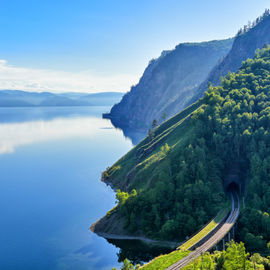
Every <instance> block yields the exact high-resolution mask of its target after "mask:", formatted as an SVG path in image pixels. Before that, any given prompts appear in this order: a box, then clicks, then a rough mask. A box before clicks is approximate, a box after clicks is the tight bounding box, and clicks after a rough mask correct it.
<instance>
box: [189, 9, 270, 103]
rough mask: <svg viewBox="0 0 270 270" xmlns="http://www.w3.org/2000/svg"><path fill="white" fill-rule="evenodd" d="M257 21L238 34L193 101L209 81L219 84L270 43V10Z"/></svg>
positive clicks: (194, 99) (199, 88) (203, 90)
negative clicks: (221, 78)
mask: <svg viewBox="0 0 270 270" xmlns="http://www.w3.org/2000/svg"><path fill="white" fill-rule="evenodd" d="M257 21H258V23H257V24H256V25H255V26H254V27H252V28H250V29H249V30H246V32H245V33H242V34H241V33H240V35H238V36H236V38H235V40H234V43H233V45H232V48H231V50H230V51H229V53H228V54H227V56H226V57H225V58H224V59H223V61H221V62H220V63H219V64H218V65H216V66H215V67H214V68H213V70H212V71H211V72H210V74H209V76H208V77H207V79H206V80H205V81H204V82H203V83H202V84H201V85H200V86H199V87H198V89H197V90H196V91H195V92H196V93H197V95H195V96H194V98H193V99H192V100H191V103H192V102H194V101H196V100H197V99H198V98H199V97H201V96H202V95H203V93H204V92H205V90H206V89H207V86H208V82H211V83H212V84H214V85H217V84H219V83H220V77H221V76H225V75H226V74H227V73H228V72H235V71H237V70H238V69H239V68H240V66H241V64H242V62H243V61H244V60H246V59H247V58H253V57H254V55H255V51H256V50H257V49H261V48H262V47H263V46H264V45H265V44H270V16H269V12H268V11H266V13H265V14H264V15H263V16H262V17H261V18H260V19H259V18H258V19H257Z"/></svg>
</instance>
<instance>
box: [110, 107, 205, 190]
mask: <svg viewBox="0 0 270 270" xmlns="http://www.w3.org/2000/svg"><path fill="white" fill-rule="evenodd" d="M200 105H201V104H200V102H196V103H194V104H192V105H190V106H189V107H187V108H186V109H185V110H183V111H182V112H181V113H179V114H177V115H175V116H173V117H172V118H170V119H168V120H167V121H166V122H164V123H163V124H161V125H160V126H159V127H158V128H157V129H156V130H155V137H154V138H153V139H152V140H151V141H150V140H149V138H148V137H146V138H145V139H144V140H142V141H141V142H140V143H139V144H138V145H137V146H135V147H134V148H133V149H131V150H130V151H129V152H128V153H127V154H126V155H125V156H123V157H122V158H121V159H120V160H118V161H117V162H116V163H115V164H114V165H113V166H111V167H110V168H108V169H107V171H106V173H105V176H107V179H109V181H111V182H112V183H113V184H114V186H115V187H117V188H119V187H123V186H125V188H127V189H128V190H131V189H132V188H135V189H144V188H147V185H145V184H146V183H145V181H142V179H148V180H149V179H150V180H149V183H150V182H151V179H152V178H153V177H154V175H155V174H157V173H158V170H157V167H158V166H157V164H158V165H159V166H160V165H161V164H160V162H162V160H163V159H164V157H166V156H167V153H165V154H164V153H162V151H161V147H162V146H163V145H165V143H167V144H168V145H169V147H170V148H171V151H173V152H174V151H177V149H178V148H181V146H183V145H184V144H185V142H186V141H187V139H188V138H190V136H193V135H192V131H193V129H192V127H191V125H190V124H189V121H188V119H187V118H188V116H189V115H191V114H192V113H193V112H194V111H195V110H196V109H198V108H199V107H200ZM154 170H155V172H154ZM133 172H134V173H133ZM130 174H132V176H131V177H130Z"/></svg>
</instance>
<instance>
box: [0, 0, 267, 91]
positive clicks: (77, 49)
mask: <svg viewBox="0 0 270 270" xmlns="http://www.w3.org/2000/svg"><path fill="white" fill-rule="evenodd" d="M0 3H1V16H0V36H1V42H0V59H2V61H0V65H1V68H0V89H1V88H2V89H3V88H18V87H21V88H25V89H28V88H29V90H31V89H33V90H34V89H37V90H51V91H65V90H68V91H71V90H72V91H89V92H98V91H115V90H118V91H128V90H129V86H130V85H131V84H134V83H136V82H137V81H138V79H139V77H140V76H141V74H142V72H143V70H144V68H145V67H146V65H147V63H148V62H149V60H150V59H152V58H155V57H158V56H159V55H160V53H161V51H162V50H166V49H172V48H174V47H175V45H177V44H178V43H180V42H188V41H204V40H212V39H222V38H227V37H232V36H233V35H234V34H235V33H236V32H237V30H238V29H239V28H240V27H241V26H243V25H244V24H247V22H248V21H249V20H250V21H252V20H254V19H255V18H256V17H257V16H259V15H261V14H262V13H263V11H264V9H265V8H269V7H270V3H269V0H259V1H254V0H219V1H217V0H144V1H142V0H128V1H125V0H121V1H120V0H113V1H111V0H107V1H105V0H54V1H52V0H43V1H37V0H35V1H26V0H9V1H4V0H0ZM12 74H13V75H12ZM16 74H19V75H20V76H17V75H16ZM24 74H25V75H24ZM57 78H59V80H58V81H57ZM68 79H69V80H68ZM48 80H49V82H48ZM69 86H70V87H69Z"/></svg>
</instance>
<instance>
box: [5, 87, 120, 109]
mask: <svg viewBox="0 0 270 270" xmlns="http://www.w3.org/2000/svg"><path fill="white" fill-rule="evenodd" d="M122 96H123V93H119V92H102V93H94V94H87V93H75V92H74V93H61V94H53V93H49V92H41V93H37V92H26V91H21V90H1V91H0V107H30V106H112V105H113V104H115V103H117V102H119V100H120V99H121V98H122Z"/></svg>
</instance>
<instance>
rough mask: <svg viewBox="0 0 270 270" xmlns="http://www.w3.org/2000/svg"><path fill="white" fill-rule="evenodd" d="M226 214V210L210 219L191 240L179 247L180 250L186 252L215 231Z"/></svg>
mask: <svg viewBox="0 0 270 270" xmlns="http://www.w3.org/2000/svg"><path fill="white" fill-rule="evenodd" d="M227 214H228V209H223V210H222V211H220V212H219V213H218V214H217V216H216V217H215V218H214V219H212V220H211V221H210V222H209V223H208V224H207V225H206V226H205V227H203V229H202V230H200V231H199V232H198V233H197V234H195V235H194V236H193V237H192V238H190V239H189V240H188V241H186V242H185V243H184V244H183V245H181V246H180V247H179V249H180V250H188V249H190V248H191V247H193V246H194V245H195V244H197V243H198V242H199V241H200V240H201V239H203V238H204V237H205V236H206V235H207V234H208V233H210V232H211V231H212V230H213V229H215V228H216V227H217V226H218V224H219V223H220V222H221V221H222V220H223V218H224V217H225V216H226V215H227Z"/></svg>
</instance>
